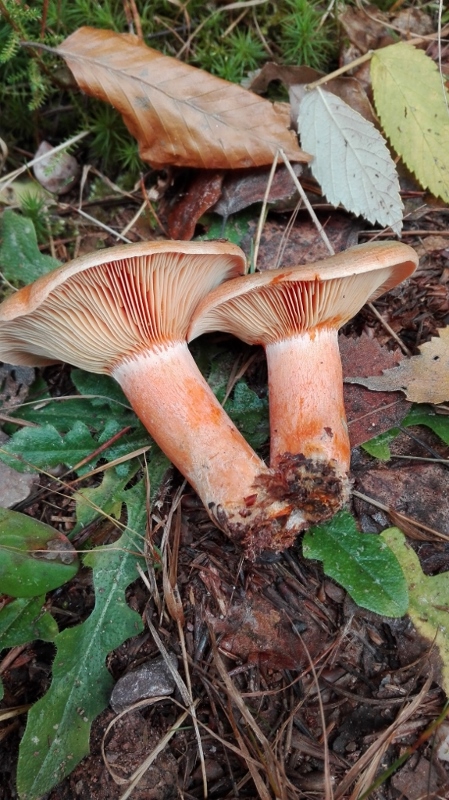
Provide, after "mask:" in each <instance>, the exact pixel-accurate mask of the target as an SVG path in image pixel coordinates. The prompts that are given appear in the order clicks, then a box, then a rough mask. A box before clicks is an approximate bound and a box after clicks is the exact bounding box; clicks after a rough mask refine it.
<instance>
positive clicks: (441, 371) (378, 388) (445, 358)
mask: <svg viewBox="0 0 449 800" xmlns="http://www.w3.org/2000/svg"><path fill="white" fill-rule="evenodd" d="M439 334H440V335H439V337H433V338H432V339H431V340H430V342H426V343H425V344H423V345H421V347H420V348H419V349H420V351H421V353H420V355H419V356H412V357H411V358H409V359H404V361H402V362H401V364H400V365H399V366H398V367H394V368H393V369H387V370H385V372H384V373H383V375H379V376H377V377H376V376H374V377H371V378H347V379H346V380H347V382H349V383H358V384H360V385H361V386H366V387H367V388H368V389H371V390H372V391H374V392H395V391H397V390H398V389H400V390H401V391H402V392H405V394H406V397H407V399H408V400H411V401H412V402H415V403H436V404H437V403H444V402H445V401H446V400H449V327H448V328H441V329H440V331H439Z"/></svg>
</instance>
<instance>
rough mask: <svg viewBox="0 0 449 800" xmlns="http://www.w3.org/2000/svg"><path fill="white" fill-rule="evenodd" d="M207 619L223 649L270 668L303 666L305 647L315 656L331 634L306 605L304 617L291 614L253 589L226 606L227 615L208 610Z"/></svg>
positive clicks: (305, 663) (323, 648) (305, 664)
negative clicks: (321, 626) (298, 632)
mask: <svg viewBox="0 0 449 800" xmlns="http://www.w3.org/2000/svg"><path fill="white" fill-rule="evenodd" d="M289 617H290V618H289ZM208 620H209V623H210V624H211V626H212V628H213V629H214V631H215V633H216V634H217V635H218V634H219V635H220V649H221V650H224V651H226V652H227V653H232V654H233V655H235V656H238V657H239V658H241V659H242V660H243V661H248V660H256V661H259V662H260V663H261V664H264V665H265V666H266V667H269V668H271V669H294V670H300V669H303V668H305V667H306V666H308V663H309V662H308V656H307V652H306V649H305V648H307V651H308V654H309V658H312V659H315V658H318V657H319V656H320V654H321V653H322V652H323V651H324V650H325V649H326V646H327V645H328V644H329V643H330V638H329V636H327V635H326V634H325V633H324V632H323V630H322V629H321V628H320V627H319V626H318V625H317V624H316V622H315V621H314V619H313V616H312V615H311V614H308V613H307V609H305V613H304V617H303V618H300V617H299V615H298V613H297V612H296V611H294V610H292V612H291V615H288V614H286V613H285V612H284V611H282V610H279V609H277V608H274V606H273V605H272V603H271V602H270V601H269V600H267V599H266V598H265V597H263V596H262V595H260V594H258V593H253V592H250V591H247V593H246V597H245V599H244V600H243V601H242V602H241V603H234V604H233V605H230V606H229V607H228V608H227V610H226V616H225V617H224V618H217V617H215V616H213V615H212V614H211V613H210V612H209V614H208ZM292 622H293V624H292ZM295 625H296V626H298V628H299V630H300V631H301V638H299V637H298V636H297V635H296V633H295Z"/></svg>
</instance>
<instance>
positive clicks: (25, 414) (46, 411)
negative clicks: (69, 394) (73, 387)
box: [11, 397, 111, 435]
mask: <svg viewBox="0 0 449 800" xmlns="http://www.w3.org/2000/svg"><path fill="white" fill-rule="evenodd" d="M110 413H111V412H110V411H109V409H107V408H103V410H102V411H100V410H99V409H97V408H94V407H93V405H92V403H91V401H90V400H83V399H82V398H81V397H80V398H75V399H74V400H69V399H67V400H66V399H65V398H61V397H59V398H53V397H51V398H49V399H48V402H45V401H44V400H42V399H39V400H38V401H36V403H35V404H31V405H24V406H21V407H20V411H18V412H17V415H18V416H19V417H21V419H26V420H28V421H29V422H35V423H36V424H37V425H41V426H43V425H52V426H53V427H54V428H56V430H57V431H58V432H59V433H60V434H61V435H63V434H64V433H67V432H68V431H70V430H71V429H72V428H73V426H74V424H75V423H76V422H78V421H79V420H80V419H83V420H88V422H89V428H90V429H91V430H93V431H101V430H103V428H104V426H105V424H106V422H107V420H108V417H109V416H110ZM12 416H13V415H12V414H11V417H12Z"/></svg>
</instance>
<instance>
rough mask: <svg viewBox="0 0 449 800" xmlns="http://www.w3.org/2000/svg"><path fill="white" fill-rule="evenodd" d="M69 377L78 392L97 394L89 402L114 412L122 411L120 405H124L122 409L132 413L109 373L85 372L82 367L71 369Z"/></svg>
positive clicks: (126, 400)
mask: <svg viewBox="0 0 449 800" xmlns="http://www.w3.org/2000/svg"><path fill="white" fill-rule="evenodd" d="M71 378H72V381H73V383H74V384H75V386H76V388H77V389H78V391H79V393H80V394H84V395H97V397H93V398H92V400H91V403H92V405H93V406H95V407H96V408H101V407H102V406H108V407H109V408H111V409H112V410H113V411H114V413H115V414H118V413H123V412H122V411H121V408H120V407H121V406H125V408H124V409H123V411H126V412H128V413H129V414H134V412H133V411H131V410H130V405H129V400H128V399H127V398H126V397H125V395H124V394H123V392H122V390H121V388H120V386H119V384H118V383H117V381H115V380H114V379H113V378H110V377H109V375H95V374H94V373H93V372H85V371H84V370H82V369H72V372H71Z"/></svg>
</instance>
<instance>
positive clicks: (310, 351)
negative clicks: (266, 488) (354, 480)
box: [266, 328, 350, 472]
mask: <svg viewBox="0 0 449 800" xmlns="http://www.w3.org/2000/svg"><path fill="white" fill-rule="evenodd" d="M266 354H267V362H268V380H269V392H270V430H271V453H270V463H271V466H272V467H274V468H276V466H277V463H278V461H279V459H280V458H282V456H283V455H284V453H302V455H304V456H305V457H306V458H314V459H325V460H326V461H332V460H333V461H336V462H337V463H338V464H339V465H340V467H341V471H342V472H347V470H348V469H349V458H350V445H349V437H348V429H347V424H346V414H345V407H344V402H343V374H342V366H341V359H340V352H339V349H338V335H337V331H336V330H335V329H334V330H331V329H329V328H322V329H318V330H315V331H314V332H313V333H310V332H308V331H306V332H304V333H302V334H299V335H297V336H294V337H292V338H291V339H284V340H283V341H281V342H275V343H273V344H268V345H267V346H266Z"/></svg>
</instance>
